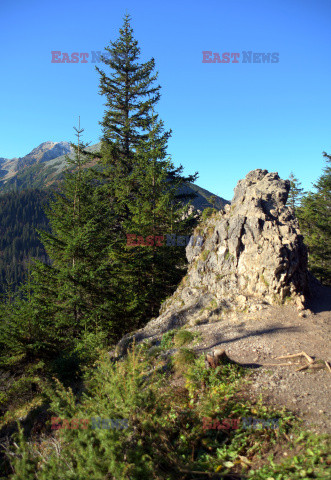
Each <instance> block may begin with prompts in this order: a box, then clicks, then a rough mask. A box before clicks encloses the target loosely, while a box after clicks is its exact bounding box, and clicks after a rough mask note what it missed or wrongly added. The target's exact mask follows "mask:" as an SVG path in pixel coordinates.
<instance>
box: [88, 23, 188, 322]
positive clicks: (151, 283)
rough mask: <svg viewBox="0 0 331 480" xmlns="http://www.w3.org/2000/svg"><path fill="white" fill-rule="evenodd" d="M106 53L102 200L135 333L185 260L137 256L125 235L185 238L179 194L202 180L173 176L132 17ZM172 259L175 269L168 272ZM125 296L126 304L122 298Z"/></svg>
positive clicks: (152, 252) (149, 66)
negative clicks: (171, 232)
mask: <svg viewBox="0 0 331 480" xmlns="http://www.w3.org/2000/svg"><path fill="white" fill-rule="evenodd" d="M106 50H107V51H108V53H109V54H110V55H109V58H105V57H102V61H103V62H104V64H105V65H106V66H107V67H109V68H110V75H109V76H107V74H106V73H105V72H103V71H102V70H101V69H99V68H97V71H98V72H99V74H100V93H101V94H102V95H104V96H105V97H106V100H107V101H106V111H105V114H104V117H103V121H102V122H101V125H102V129H103V137H102V148H101V156H102V163H103V166H104V170H103V172H102V174H101V175H100V185H99V187H98V188H97V189H96V195H98V196H99V202H100V203H102V204H103V205H104V209H105V211H107V212H108V213H107V219H108V228H107V229H105V234H104V235H105V236H104V238H105V240H106V238H107V235H108V242H109V244H110V245H111V246H112V257H111V259H110V261H111V270H112V279H111V281H112V282H114V281H115V279H117V284H118V294H119V295H120V291H123V292H124V291H125V292H126V302H125V303H126V304H125V305H123V303H122V301H121V306H122V314H121V315H120V316H121V320H119V317H118V322H119V323H120V324H121V325H122V326H125V328H126V329H130V328H131V329H132V328H134V327H136V326H137V325H141V324H142V323H143V322H146V321H147V320H148V318H149V317H150V316H151V315H154V314H156V313H157V309H158V307H159V305H160V301H161V297H162V294H161V290H162V288H161V287H160V284H161V280H160V279H161V278H162V279H163V280H162V281H163V296H164V295H165V294H166V293H167V292H168V293H169V292H170V291H171V288H174V286H175V284H176V281H178V279H179V272H180V271H181V273H182V270H181V269H182V263H183V258H184V253H185V252H184V248H183V247H179V249H180V252H181V253H180V255H179V257H180V260H179V258H178V259H177V264H176V265H175V263H176V262H175V259H176V255H174V252H172V257H171V255H170V250H169V254H168V253H167V255H165V251H164V249H162V248H161V247H157V246H155V245H154V246H153V248H152V249H149V250H148V248H149V247H151V245H149V246H145V247H143V245H141V246H140V247H137V248H131V247H130V246H128V245H126V241H127V237H126V235H127V234H134V233H137V235H138V236H141V237H143V236H144V234H147V236H150V235H153V234H154V233H155V232H156V233H157V234H159V235H161V236H162V234H165V233H168V232H169V228H170V229H171V228H172V229H174V225H175V222H177V223H176V229H177V230H176V233H179V232H180V231H181V229H183V225H184V223H185V224H187V222H190V221H192V219H187V220H185V221H184V220H183V217H184V213H183V204H184V203H185V202H186V203H187V201H188V200H189V198H190V197H192V195H185V194H180V191H179V188H180V187H181V186H182V185H183V183H185V182H190V181H194V180H195V179H196V176H197V175H196V174H195V175H192V176H188V177H183V176H182V167H179V168H177V169H175V168H174V167H173V165H172V164H171V163H170V162H169V161H166V160H165V157H166V150H167V141H168V138H169V136H170V134H171V132H170V131H168V132H166V131H164V128H163V124H162V122H161V121H160V120H159V119H158V115H157V114H156V113H155V112H154V106H155V104H156V103H157V102H158V100H159V98H160V93H159V90H160V86H155V85H154V83H155V81H156V80H157V73H154V69H155V61H154V59H151V60H150V61H148V62H146V63H142V64H141V63H139V55H140V49H139V47H138V43H137V41H136V40H135V39H134V37H133V30H132V28H131V26H130V17H129V16H128V15H126V16H125V17H124V25H123V28H121V29H120V36H119V39H118V40H117V41H115V42H111V44H110V46H109V47H107V48H106ZM170 199H171V200H170ZM175 199H176V200H175ZM161 205H162V208H161ZM165 205H167V206H165ZM161 210H162V215H161V213H160V212H161ZM179 219H182V222H183V225H182V224H181V223H180V220H179ZM186 228H187V227H186ZM184 230H185V228H184ZM178 254H179V252H178V253H177V257H178ZM166 257H167V259H168V260H170V259H172V260H173V261H170V263H168V264H167V261H166ZM170 257H171V258H170ZM155 269H157V272H156V271H155ZM157 292H158V293H157ZM120 296H121V299H122V300H123V299H124V295H120Z"/></svg>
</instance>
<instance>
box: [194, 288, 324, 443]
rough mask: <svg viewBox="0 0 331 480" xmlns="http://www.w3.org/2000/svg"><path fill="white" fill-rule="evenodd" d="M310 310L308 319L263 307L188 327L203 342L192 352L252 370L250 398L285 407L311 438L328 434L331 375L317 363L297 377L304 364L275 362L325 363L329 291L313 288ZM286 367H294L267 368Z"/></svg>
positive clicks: (289, 311) (282, 309)
mask: <svg viewBox="0 0 331 480" xmlns="http://www.w3.org/2000/svg"><path fill="white" fill-rule="evenodd" d="M309 309H310V310H311V312H312V313H311V314H309V315H307V316H303V317H302V316H299V312H298V311H297V310H296V308H295V307H292V306H266V308H264V309H263V310H261V311H259V312H256V313H254V314H244V313H242V314H236V315H235V316H234V317H232V318H231V317H229V318H225V319H222V320H220V321H217V322H215V323H211V324H210V323H209V324H204V325H198V326H196V327H192V328H190V330H191V331H196V332H199V333H200V334H201V337H202V339H201V340H200V341H199V343H198V344H196V345H195V347H193V348H194V350H195V351H196V352H197V353H202V352H207V351H212V350H213V349H214V348H216V347H222V348H224V349H225V350H226V353H227V354H228V356H229V357H230V358H231V359H232V360H234V361H236V362H238V363H241V364H244V365H247V366H249V367H250V368H252V372H253V373H252V378H251V380H252V383H251V385H250V388H251V394H252V395H253V396H254V397H256V398H257V397H259V395H260V394H262V395H263V398H264V401H265V403H267V404H271V405H274V406H278V407H279V406H285V407H287V408H288V409H289V410H291V411H293V412H295V413H296V414H298V415H299V417H301V418H302V419H303V421H304V426H305V427H306V428H307V429H309V430H311V431H313V432H318V433H331V410H330V405H331V372H330V371H328V369H327V368H326V366H325V365H324V366H323V364H322V363H320V364H319V365H320V368H316V369H307V370H303V371H296V370H297V369H298V368H300V366H303V365H306V364H307V361H306V360H305V359H304V358H302V359H301V358H300V357H298V358H293V359H290V360H288V359H283V360H282V359H276V358H275V357H277V356H281V355H287V354H294V353H299V352H301V351H304V352H306V353H307V354H308V355H309V356H311V357H313V358H314V359H316V360H326V361H328V362H330V360H331V350H330V336H331V335H330V320H331V289H330V288H326V287H322V288H318V289H317V290H316V292H315V295H314V301H312V302H311V304H310V305H309ZM290 361H291V362H293V363H299V364H298V365H294V364H292V365H290V366H270V365H268V364H274V363H277V364H278V363H279V364H281V363H288V362H290Z"/></svg>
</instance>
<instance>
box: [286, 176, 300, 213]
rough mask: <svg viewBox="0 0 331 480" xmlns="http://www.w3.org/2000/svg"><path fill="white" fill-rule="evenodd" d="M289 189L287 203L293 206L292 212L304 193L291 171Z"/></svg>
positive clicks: (298, 204)
mask: <svg viewBox="0 0 331 480" xmlns="http://www.w3.org/2000/svg"><path fill="white" fill-rule="evenodd" d="M289 180H290V191H289V194H288V200H287V203H288V205H289V206H290V207H292V208H293V210H294V212H296V209H297V208H298V207H299V206H300V202H301V199H302V197H303V195H304V192H303V188H301V182H299V180H298V179H297V178H296V177H295V176H294V174H293V172H291V173H290V176H289Z"/></svg>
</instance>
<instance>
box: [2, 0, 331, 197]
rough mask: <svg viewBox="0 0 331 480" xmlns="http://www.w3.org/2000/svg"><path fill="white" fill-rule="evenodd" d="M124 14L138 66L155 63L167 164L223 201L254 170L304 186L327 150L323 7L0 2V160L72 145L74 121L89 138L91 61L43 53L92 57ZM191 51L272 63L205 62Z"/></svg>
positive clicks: (285, 1) (273, 1)
mask: <svg viewBox="0 0 331 480" xmlns="http://www.w3.org/2000/svg"><path fill="white" fill-rule="evenodd" d="M126 11H127V12H128V13H129V14H130V15H131V16H132V26H133V29H134V32H135V37H136V39H137V40H138V42H139V46H140V48H141V53H142V57H141V58H142V61H146V60H148V59H150V58H151V57H154V58H155V60H156V66H157V70H158V71H159V83H160V85H161V86H162V98H161V101H160V102H159V106H158V112H159V114H160V117H161V118H162V119H163V120H164V122H165V125H166V127H167V128H171V129H172V130H173V136H172V139H171V140H170V142H169V150H168V151H169V154H171V155H172V159H173V161H174V163H175V165H178V164H180V163H181V164H182V165H183V166H184V167H185V173H193V172H194V171H196V170H198V171H199V179H198V181H197V184H198V185H200V186H202V187H204V188H207V189H208V190H210V191H212V192H214V193H217V194H219V195H221V196H223V197H225V198H227V199H231V198H232V195H233V188H234V187H235V185H236V183H237V181H238V180H239V179H240V178H243V177H244V176H245V175H246V174H247V173H248V172H249V171H250V170H252V169H255V168H266V169H268V170H269V171H278V172H279V174H280V176H281V177H283V178H287V177H288V175H289V173H290V171H291V170H293V171H294V173H295V174H296V176H297V177H299V179H300V180H301V181H302V183H303V186H304V187H305V188H306V189H309V188H311V182H312V181H315V180H316V178H317V177H318V176H319V175H320V173H321V170H322V167H323V166H324V161H323V157H322V151H327V152H328V153H331V128H330V127H331V116H330V112H331V100H330V85H331V75H330V73H331V48H330V47H331V28H330V24H331V22H330V21H331V1H330V0H263V1H262V0H231V1H229V0H228V1H222V0H215V1H212V0H206V1H195V2H194V1H192V0H191V1H187V0H182V1H178V0H176V1H174V0H167V1H166V2H164V3H161V2H156V1H155V0H154V1H147V0H139V1H133V0H122V1H111V0H110V1H103V0H95V1H93V2H92V1H90V0H89V1H86V0H79V1H78V0H66V1H63V0H57V1H56V2H48V1H45V0H0V19H1V30H0V42H1V45H2V51H1V67H2V68H1V75H0V108H1V117H0V157H6V158H12V157H15V156H23V155H25V154H27V153H28V152H30V151H31V150H32V149H33V148H34V147H36V146H37V145H39V144H40V143H42V142H44V141H46V140H52V141H61V140H67V141H72V140H74V131H73V128H72V127H73V125H75V124H76V123H77V118H78V115H80V116H81V122H82V126H83V127H84V128H85V137H84V140H86V141H91V143H92V144H93V143H96V142H98V141H99V137H100V134H101V129H100V126H99V124H98V122H99V121H100V120H101V119H102V116H103V111H104V106H103V103H104V99H103V97H102V96H100V95H99V94H98V84H99V78H98V74H97V72H96V71H95V69H94V65H95V64H93V63H91V62H88V63H85V64H83V63H77V64H68V63H51V51H55V50H56V51H61V52H68V53H69V54H71V53H72V52H89V53H90V55H91V51H93V50H94V51H97V50H103V49H104V47H105V46H106V45H107V44H108V43H109V41H110V40H115V39H116V38H117V37H118V30H119V27H120V26H121V25H122V18H123V15H124V14H125V12H126ZM202 51H212V52H218V53H220V55H221V54H222V53H224V52H240V53H241V52H242V51H252V52H259V53H261V52H264V53H268V52H271V53H272V52H278V53H279V62H278V63H269V64H268V63H251V64H248V63H242V62H241V59H240V61H239V63H232V62H230V63H211V64H210V63H208V64H207V63H202ZM99 66H102V64H99Z"/></svg>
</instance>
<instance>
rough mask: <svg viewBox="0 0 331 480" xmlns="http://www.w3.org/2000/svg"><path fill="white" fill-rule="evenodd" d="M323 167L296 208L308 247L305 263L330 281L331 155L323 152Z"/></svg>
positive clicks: (315, 272)
mask: <svg viewBox="0 0 331 480" xmlns="http://www.w3.org/2000/svg"><path fill="white" fill-rule="evenodd" d="M323 155H324V157H325V160H326V167H325V169H324V171H323V174H322V175H321V176H320V178H319V179H318V181H317V182H316V184H314V185H313V186H314V187H315V188H316V192H308V194H306V195H305V196H304V198H303V200H302V206H301V208H300V209H298V217H299V223H300V228H301V231H302V233H303V234H304V237H305V243H306V244H307V245H308V250H309V266H310V269H311V270H312V272H313V273H314V274H315V275H316V277H317V278H319V279H320V280H321V281H322V282H323V283H325V284H328V285H330V284H331V165H330V163H331V156H330V155H328V154H327V153H325V152H323Z"/></svg>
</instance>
